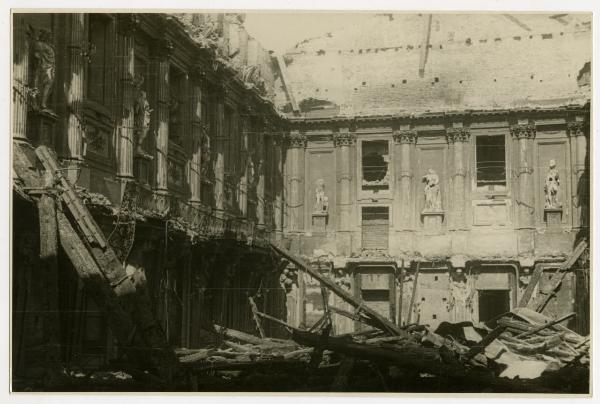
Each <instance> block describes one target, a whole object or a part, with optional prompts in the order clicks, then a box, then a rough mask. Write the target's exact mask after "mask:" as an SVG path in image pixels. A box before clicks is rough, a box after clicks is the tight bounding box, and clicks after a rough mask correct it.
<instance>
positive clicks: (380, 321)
mask: <svg viewBox="0 0 600 404" xmlns="http://www.w3.org/2000/svg"><path fill="white" fill-rule="evenodd" d="M271 248H273V250H274V251H275V252H276V253H278V254H279V255H282V256H283V257H284V258H286V259H287V260H288V261H290V262H292V263H293V264H294V265H296V266H297V267H298V268H299V269H302V270H303V271H305V272H306V273H308V274H309V275H310V276H312V277H313V278H315V279H316V280H318V281H319V282H320V283H321V284H322V285H324V286H326V287H327V288H328V289H329V290H331V291H332V292H333V293H335V294H336V295H338V296H339V297H341V298H342V299H343V300H344V301H345V302H347V303H349V304H350V305H352V306H353V307H354V308H355V309H357V310H358V311H360V312H363V313H364V314H365V315H366V316H368V317H370V318H371V319H372V320H373V321H374V322H375V323H376V324H377V328H380V329H382V330H383V331H385V332H388V333H390V334H392V335H402V334H404V331H402V330H400V329H399V328H398V327H397V326H396V325H395V324H394V323H392V322H391V321H389V320H388V319H386V318H385V317H383V316H382V315H380V314H379V313H377V312H376V311H375V310H373V309H371V308H370V307H368V306H366V305H365V304H364V302H363V301H362V300H361V299H360V298H358V297H356V296H352V295H351V294H350V293H348V292H346V291H345V290H344V289H342V288H341V287H340V286H339V285H337V284H336V283H335V282H334V281H333V280H332V279H329V278H327V277H325V276H323V275H322V274H320V273H319V272H318V271H316V270H314V269H313V268H312V267H311V265H310V264H308V263H307V262H305V261H304V260H303V259H302V258H300V257H298V256H296V255H295V254H292V253H291V252H290V251H288V250H287V249H285V248H283V247H280V246H277V245H275V244H274V243H271Z"/></svg>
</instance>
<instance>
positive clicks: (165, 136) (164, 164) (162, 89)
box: [152, 38, 173, 194]
mask: <svg viewBox="0 0 600 404" xmlns="http://www.w3.org/2000/svg"><path fill="white" fill-rule="evenodd" d="M172 50H173V44H172V43H171V42H170V41H169V40H167V39H164V38H161V39H158V40H156V41H155V42H154V43H153V51H154V55H153V56H154V57H153V60H152V69H153V70H154V73H155V80H156V81H155V85H156V89H155V96H156V103H155V104H156V111H155V117H156V119H153V120H152V121H153V123H154V124H153V125H152V128H153V129H154V132H155V133H156V156H155V161H156V165H155V170H156V171H155V172H156V178H155V181H156V184H155V188H156V191H157V192H158V193H159V194H167V193H168V191H167V190H168V169H169V167H168V163H169V161H168V156H169V57H170V55H171V52H172ZM153 118H154V117H153Z"/></svg>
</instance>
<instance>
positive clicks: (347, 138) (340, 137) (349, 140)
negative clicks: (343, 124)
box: [333, 132, 356, 147]
mask: <svg viewBox="0 0 600 404" xmlns="http://www.w3.org/2000/svg"><path fill="white" fill-rule="evenodd" d="M354 143H356V135H355V134H354V133H352V132H338V133H334V134H333V145H334V146H335V147H340V146H352V145H353V144H354Z"/></svg>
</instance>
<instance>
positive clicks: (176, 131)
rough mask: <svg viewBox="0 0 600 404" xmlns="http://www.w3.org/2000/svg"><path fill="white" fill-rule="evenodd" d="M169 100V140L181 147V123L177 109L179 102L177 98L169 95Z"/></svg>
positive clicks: (179, 105)
mask: <svg viewBox="0 0 600 404" xmlns="http://www.w3.org/2000/svg"><path fill="white" fill-rule="evenodd" d="M170 98H171V99H170V100H169V139H170V140H171V141H172V142H174V143H175V144H178V145H180V146H181V140H182V139H181V122H180V119H179V108H180V107H181V102H180V101H179V99H177V97H175V96H173V95H171V97H170Z"/></svg>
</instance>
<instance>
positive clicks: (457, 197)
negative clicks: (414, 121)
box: [446, 127, 471, 230]
mask: <svg viewBox="0 0 600 404" xmlns="http://www.w3.org/2000/svg"><path fill="white" fill-rule="evenodd" d="M446 137H447V139H448V143H449V144H450V145H451V148H452V149H453V162H454V167H453V172H452V208H453V212H452V217H453V224H454V229H456V230H463V229H465V227H466V215H465V177H466V176H467V169H466V167H465V154H466V151H467V148H466V144H467V143H468V141H469V138H470V137H471V132H470V130H469V128H465V127H453V128H448V129H447V130H446Z"/></svg>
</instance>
